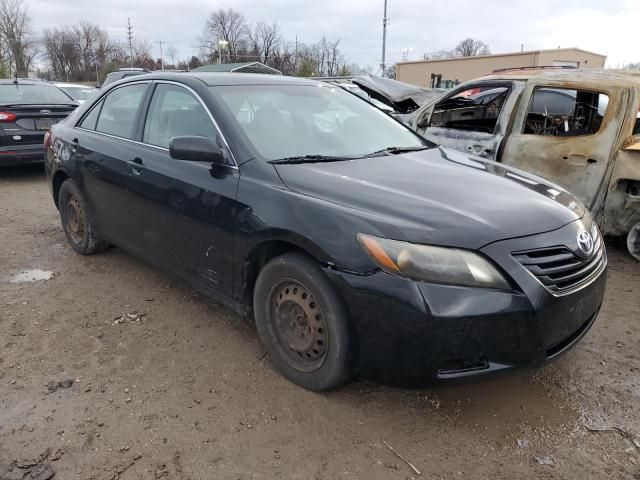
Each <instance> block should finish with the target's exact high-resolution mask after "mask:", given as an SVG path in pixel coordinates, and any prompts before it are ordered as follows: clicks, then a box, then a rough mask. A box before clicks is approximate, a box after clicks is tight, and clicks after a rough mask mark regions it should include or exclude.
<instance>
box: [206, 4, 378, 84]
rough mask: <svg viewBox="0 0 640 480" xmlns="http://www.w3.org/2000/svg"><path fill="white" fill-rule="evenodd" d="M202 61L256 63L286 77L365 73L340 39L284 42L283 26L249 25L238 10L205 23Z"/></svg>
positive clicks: (222, 11)
mask: <svg viewBox="0 0 640 480" xmlns="http://www.w3.org/2000/svg"><path fill="white" fill-rule="evenodd" d="M198 40H199V46H200V48H199V50H200V52H199V53H200V58H201V59H202V60H203V61H204V62H206V63H217V62H218V61H220V62H222V63H235V62H249V61H256V62H261V63H264V64H265V65H268V66H270V67H273V68H275V69H277V70H280V71H281V72H282V73H283V74H284V75H295V76H303V77H309V76H343V75H353V74H359V73H365V70H366V69H362V68H360V67H359V66H358V65H356V64H354V63H350V62H349V61H348V59H347V57H346V56H345V55H344V54H343V53H342V51H341V50H340V40H339V39H336V40H329V39H327V38H326V37H322V39H320V41H318V42H316V43H311V44H308V43H303V42H299V41H298V39H297V38H296V39H295V40H292V39H285V38H284V37H283V35H282V32H281V28H280V25H279V24H278V23H277V22H274V23H265V22H257V23H253V24H252V23H249V22H248V21H247V20H246V18H245V17H244V16H243V15H242V14H241V13H240V12H238V11H236V10H233V9H219V10H217V11H215V12H212V13H211V15H209V18H208V19H207V20H206V23H205V27H204V30H203V33H202V35H201V36H200V37H199V39H198Z"/></svg>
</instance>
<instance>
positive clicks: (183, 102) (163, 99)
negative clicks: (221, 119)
mask: <svg viewBox="0 0 640 480" xmlns="http://www.w3.org/2000/svg"><path fill="white" fill-rule="evenodd" d="M185 135H195V136H200V137H208V138H216V136H217V135H216V129H215V127H214V125H213V122H212V121H211V118H209V114H208V113H207V110H205V108H204V106H202V104H201V103H200V102H199V101H198V99H197V98H196V97H195V96H194V95H193V94H192V93H191V92H189V91H188V90H187V89H186V88H183V87H180V86H178V85H173V84H162V83H161V84H159V85H158V86H157V87H156V90H155V92H154V93H153V98H152V99H151V104H150V105H149V113H148V114H147V120H146V122H145V125H144V134H143V136H142V141H143V142H144V143H148V144H150V145H156V146H158V147H163V148H168V147H169V143H170V142H171V139H172V138H173V137H180V136H185Z"/></svg>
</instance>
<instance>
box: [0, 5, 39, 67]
mask: <svg viewBox="0 0 640 480" xmlns="http://www.w3.org/2000/svg"><path fill="white" fill-rule="evenodd" d="M0 42H2V43H3V44H4V48H3V50H5V52H6V54H7V56H8V58H7V60H8V63H9V68H10V70H11V69H12V70H13V72H15V75H16V76H18V77H26V76H28V75H29V67H30V66H31V63H32V62H33V59H34V58H35V56H36V54H37V53H38V49H37V46H38V44H37V42H36V39H35V38H34V37H33V35H32V33H31V17H30V16H29V12H28V10H27V7H26V6H25V5H24V4H23V1H22V0H0Z"/></svg>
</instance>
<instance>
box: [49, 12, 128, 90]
mask: <svg viewBox="0 0 640 480" xmlns="http://www.w3.org/2000/svg"><path fill="white" fill-rule="evenodd" d="M42 44H43V45H44V53H43V57H44V59H45V60H46V61H47V62H48V64H49V73H50V75H47V78H53V79H58V80H66V81H87V80H96V81H99V78H100V76H101V75H100V72H102V73H103V74H104V73H105V72H104V70H105V68H106V64H107V63H108V62H110V61H116V60H123V59H124V55H123V51H122V49H121V47H120V46H119V45H118V44H117V43H114V42H112V41H111V39H110V38H109V35H108V34H107V32H106V31H105V30H101V29H100V27H99V26H98V25H95V24H91V23H88V22H80V23H79V24H77V25H67V26H62V27H56V28H52V29H45V30H44V31H43V33H42Z"/></svg>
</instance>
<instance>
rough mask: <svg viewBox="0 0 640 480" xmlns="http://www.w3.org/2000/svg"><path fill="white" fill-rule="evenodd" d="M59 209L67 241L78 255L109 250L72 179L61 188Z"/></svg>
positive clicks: (66, 181)
mask: <svg viewBox="0 0 640 480" xmlns="http://www.w3.org/2000/svg"><path fill="white" fill-rule="evenodd" d="M58 209H59V211H60V220H61V222H62V228H63V229H64V233H65V235H66V236H67V241H68V242H69V245H71V248H73V249H74V250H75V251H76V252H77V253H79V254H81V255H91V254H93V253H98V252H101V251H103V250H105V249H106V248H108V246H109V244H108V243H107V242H105V241H104V240H102V239H101V238H99V237H98V235H97V234H96V232H95V229H94V227H93V223H92V221H91V218H90V216H89V212H88V211H87V208H86V203H85V201H84V198H83V197H82V194H81V193H80V190H79V189H78V186H77V185H76V184H75V182H74V181H73V180H71V179H67V180H65V181H64V183H63V184H62V186H61V187H60V193H59V196H58Z"/></svg>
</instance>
